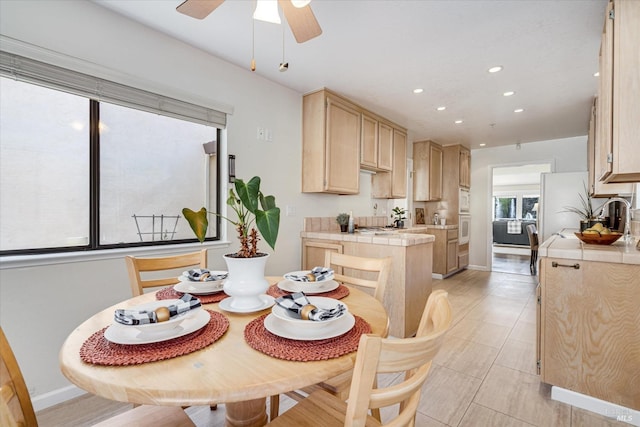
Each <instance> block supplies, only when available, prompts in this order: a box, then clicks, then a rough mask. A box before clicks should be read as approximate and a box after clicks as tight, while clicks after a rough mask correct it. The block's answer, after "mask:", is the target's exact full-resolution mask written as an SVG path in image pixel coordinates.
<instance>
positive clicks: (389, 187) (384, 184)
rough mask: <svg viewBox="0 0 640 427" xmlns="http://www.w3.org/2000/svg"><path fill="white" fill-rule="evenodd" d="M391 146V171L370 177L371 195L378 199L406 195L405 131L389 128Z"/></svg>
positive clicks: (398, 197) (403, 196) (399, 197)
mask: <svg viewBox="0 0 640 427" xmlns="http://www.w3.org/2000/svg"><path fill="white" fill-rule="evenodd" d="M391 136H392V138H391V140H392V147H393V155H392V163H391V164H392V169H391V172H378V173H376V174H375V175H373V176H372V177H371V195H372V197H374V198H379V199H402V198H405V197H407V133H406V132H405V131H404V130H400V129H396V128H391Z"/></svg>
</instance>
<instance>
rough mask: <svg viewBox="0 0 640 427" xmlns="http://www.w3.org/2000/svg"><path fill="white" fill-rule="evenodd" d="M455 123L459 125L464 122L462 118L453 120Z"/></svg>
mask: <svg viewBox="0 0 640 427" xmlns="http://www.w3.org/2000/svg"><path fill="white" fill-rule="evenodd" d="M453 123H455V124H457V125H459V124H460V123H462V120H456V121H455V122H453Z"/></svg>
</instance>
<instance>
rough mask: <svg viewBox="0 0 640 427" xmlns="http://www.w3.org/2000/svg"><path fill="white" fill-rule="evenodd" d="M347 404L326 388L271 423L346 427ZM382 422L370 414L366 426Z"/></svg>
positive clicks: (284, 426)
mask: <svg viewBox="0 0 640 427" xmlns="http://www.w3.org/2000/svg"><path fill="white" fill-rule="evenodd" d="M346 412H347V404H346V403H345V402H344V401H342V400H340V399H339V398H337V397H335V396H333V395H331V394H329V393H327V392H326V391H324V390H318V391H314V392H313V393H311V394H310V395H309V397H307V398H306V399H304V400H302V401H300V402H299V403H298V404H296V405H295V406H294V407H292V408H291V409H289V410H288V411H286V412H285V413H284V414H282V415H280V416H279V417H278V418H276V419H275V420H273V421H271V422H270V423H269V426H271V427H280V426H281V427H291V426H296V427H319V426H322V427H334V426H335V427H344V419H345V414H346ZM381 425H382V424H381V423H380V422H379V421H378V420H376V419H375V418H373V417H371V416H369V417H367V421H366V424H365V426H367V427H374V426H381Z"/></svg>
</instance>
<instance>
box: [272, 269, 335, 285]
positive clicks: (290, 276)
mask: <svg viewBox="0 0 640 427" xmlns="http://www.w3.org/2000/svg"><path fill="white" fill-rule="evenodd" d="M309 273H311V270H301V271H291V272H289V273H287V274H285V275H284V278H285V279H287V280H291V281H292V282H298V283H319V282H326V281H327V280H332V279H333V274H329V275H328V276H327V277H325V278H324V279H323V280H320V281H318V282H303V281H302V280H295V278H294V277H298V276H304V275H306V274H309Z"/></svg>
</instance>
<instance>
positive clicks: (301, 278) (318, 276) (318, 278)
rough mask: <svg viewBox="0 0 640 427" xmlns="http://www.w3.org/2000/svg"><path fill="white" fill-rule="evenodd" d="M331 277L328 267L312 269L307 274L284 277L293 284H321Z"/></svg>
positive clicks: (331, 271) (331, 272)
mask: <svg viewBox="0 0 640 427" xmlns="http://www.w3.org/2000/svg"><path fill="white" fill-rule="evenodd" d="M332 275H333V269H331V268H328V267H313V270H311V271H310V272H309V273H308V274H304V275H303V274H287V275H286V276H285V277H286V278H287V279H289V280H293V281H295V282H322V281H323V280H327V278H328V277H331V276H332Z"/></svg>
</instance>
